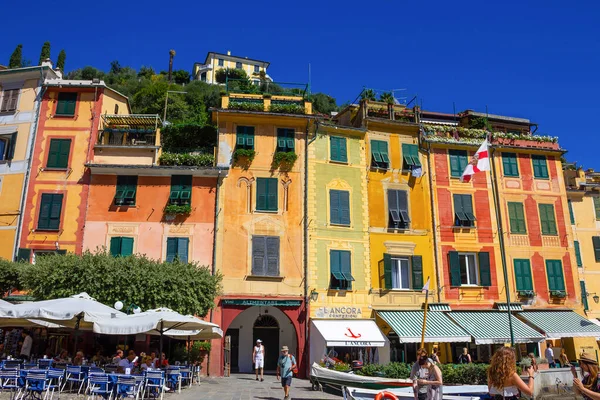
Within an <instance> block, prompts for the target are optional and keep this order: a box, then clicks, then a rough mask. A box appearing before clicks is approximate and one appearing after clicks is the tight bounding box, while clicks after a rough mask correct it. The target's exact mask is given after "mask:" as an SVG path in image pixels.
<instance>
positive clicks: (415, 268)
mask: <svg viewBox="0 0 600 400" xmlns="http://www.w3.org/2000/svg"><path fill="white" fill-rule="evenodd" d="M411 261H412V287H413V289H415V290H421V289H423V257H421V256H412V257H411Z"/></svg>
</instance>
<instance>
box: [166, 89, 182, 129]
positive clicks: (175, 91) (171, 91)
mask: <svg viewBox="0 0 600 400" xmlns="http://www.w3.org/2000/svg"><path fill="white" fill-rule="evenodd" d="M169 93H182V94H186V93H187V92H182V91H179V90H167V95H166V96H165V111H164V113H163V124H165V123H166V122H167V102H168V101H169Z"/></svg>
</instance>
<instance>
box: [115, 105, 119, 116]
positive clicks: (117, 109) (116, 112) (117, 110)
mask: <svg viewBox="0 0 600 400" xmlns="http://www.w3.org/2000/svg"><path fill="white" fill-rule="evenodd" d="M118 113H119V105H118V104H115V115H116V114H118Z"/></svg>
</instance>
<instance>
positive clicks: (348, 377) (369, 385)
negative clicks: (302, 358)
mask: <svg viewBox="0 0 600 400" xmlns="http://www.w3.org/2000/svg"><path fill="white" fill-rule="evenodd" d="M310 381H311V383H312V384H313V389H314V390H318V389H322V388H323V385H328V386H333V387H335V388H337V389H340V388H341V387H342V386H351V387H354V388H364V389H378V390H381V389H388V388H400V387H408V388H410V390H411V391H412V380H410V379H392V378H383V377H382V378H379V377H374V376H362V375H357V374H354V373H352V372H341V371H334V370H331V369H327V368H323V367H321V366H320V365H319V364H317V363H313V365H312V367H311V369H310Z"/></svg>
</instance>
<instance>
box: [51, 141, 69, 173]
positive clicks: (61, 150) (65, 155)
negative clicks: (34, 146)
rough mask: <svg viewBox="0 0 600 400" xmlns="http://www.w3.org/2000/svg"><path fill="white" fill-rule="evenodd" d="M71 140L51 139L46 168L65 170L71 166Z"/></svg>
mask: <svg viewBox="0 0 600 400" xmlns="http://www.w3.org/2000/svg"><path fill="white" fill-rule="evenodd" d="M70 151H71V139H50V150H49V151H48V161H47V162H46V168H60V169H65V168H67V167H68V166H69V152H70Z"/></svg>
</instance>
